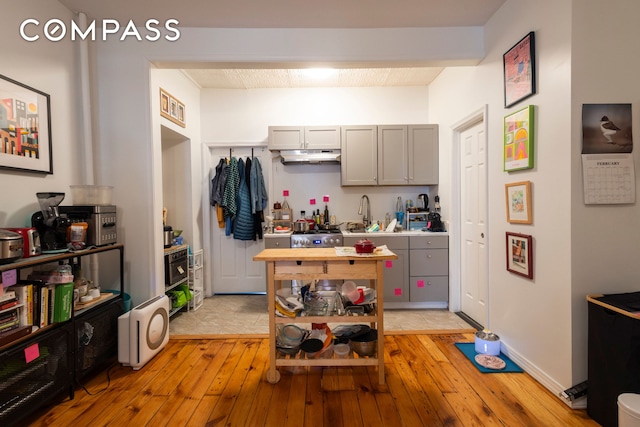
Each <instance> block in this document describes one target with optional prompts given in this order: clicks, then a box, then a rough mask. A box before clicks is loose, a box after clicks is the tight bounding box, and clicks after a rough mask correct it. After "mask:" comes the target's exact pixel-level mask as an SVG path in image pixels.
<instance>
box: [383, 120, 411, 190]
mask: <svg viewBox="0 0 640 427" xmlns="http://www.w3.org/2000/svg"><path fill="white" fill-rule="evenodd" d="M407 159H408V152H407V126H405V125H385V126H378V184H379V185H407V183H408V182H409V177H408V167H407V161H408V160H407Z"/></svg>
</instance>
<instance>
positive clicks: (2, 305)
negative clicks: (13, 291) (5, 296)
mask: <svg viewBox="0 0 640 427" xmlns="http://www.w3.org/2000/svg"><path fill="white" fill-rule="evenodd" d="M18 304H19V302H18V299H17V298H13V299H10V300H6V301H3V302H0V311H3V310H8V309H10V308H13V307H15V306H16V305H18Z"/></svg>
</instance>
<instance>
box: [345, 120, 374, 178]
mask: <svg viewBox="0 0 640 427" xmlns="http://www.w3.org/2000/svg"><path fill="white" fill-rule="evenodd" d="M341 156H342V159H341V162H340V172H341V173H340V178H341V184H342V185H343V186H354V185H377V184H378V134H377V127H376V126H342V149H341Z"/></svg>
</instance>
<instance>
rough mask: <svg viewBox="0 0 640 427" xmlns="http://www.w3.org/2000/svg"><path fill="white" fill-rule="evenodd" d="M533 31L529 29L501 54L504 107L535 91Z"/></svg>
mask: <svg viewBox="0 0 640 427" xmlns="http://www.w3.org/2000/svg"><path fill="white" fill-rule="evenodd" d="M535 47H536V45H535V33H534V32H533V31H531V32H530V33H529V34H527V35H526V36H524V37H523V38H522V39H521V40H520V41H519V42H518V43H516V44H515V45H514V46H513V47H512V48H511V49H509V50H508V51H507V52H506V53H505V54H504V55H503V56H502V62H503V65H504V108H508V107H511V106H512V105H515V104H517V103H518V102H520V101H522V100H523V99H526V98H528V97H530V96H531V95H533V94H535V93H536V49H535Z"/></svg>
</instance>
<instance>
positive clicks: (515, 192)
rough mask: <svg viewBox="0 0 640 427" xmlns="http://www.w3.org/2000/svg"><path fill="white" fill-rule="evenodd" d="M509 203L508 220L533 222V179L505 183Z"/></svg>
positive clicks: (512, 222)
mask: <svg viewBox="0 0 640 427" xmlns="http://www.w3.org/2000/svg"><path fill="white" fill-rule="evenodd" d="M504 190H505V196H506V203H507V222H509V223H511V224H531V223H532V222H533V219H532V217H531V181H522V182H513V183H511V184H505V185H504Z"/></svg>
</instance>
